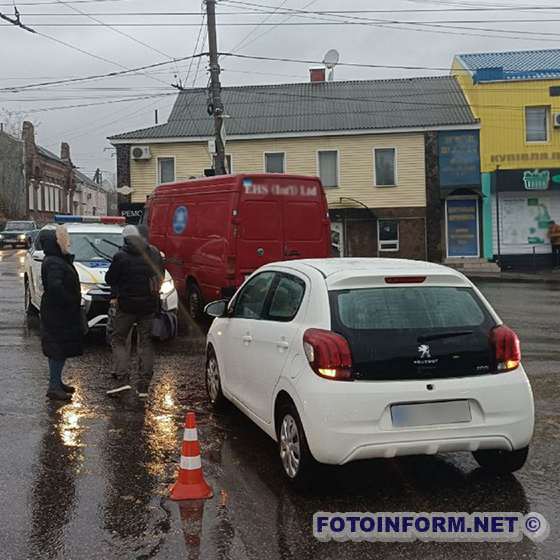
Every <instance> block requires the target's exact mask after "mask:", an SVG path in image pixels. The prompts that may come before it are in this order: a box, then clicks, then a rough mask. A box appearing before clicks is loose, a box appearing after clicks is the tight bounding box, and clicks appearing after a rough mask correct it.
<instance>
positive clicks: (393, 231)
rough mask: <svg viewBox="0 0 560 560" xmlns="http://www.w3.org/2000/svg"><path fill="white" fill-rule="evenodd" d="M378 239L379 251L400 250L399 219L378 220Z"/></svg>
mask: <svg viewBox="0 0 560 560" xmlns="http://www.w3.org/2000/svg"><path fill="white" fill-rule="evenodd" d="M377 239H378V243H377V246H378V249H379V252H389V251H398V250H399V222H398V221H397V220H379V221H378V222H377Z"/></svg>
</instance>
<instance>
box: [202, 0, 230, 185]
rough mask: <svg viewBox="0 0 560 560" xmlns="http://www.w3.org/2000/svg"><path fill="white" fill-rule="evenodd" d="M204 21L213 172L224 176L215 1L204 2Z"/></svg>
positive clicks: (221, 105) (222, 119)
mask: <svg viewBox="0 0 560 560" xmlns="http://www.w3.org/2000/svg"><path fill="white" fill-rule="evenodd" d="M205 2H206V21H207V25H208V50H209V57H210V101H209V103H208V113H209V114H210V115H213V116H214V136H215V139H216V155H215V158H214V170H215V172H216V175H225V174H226V173H227V171H226V153H225V141H224V139H225V134H224V105H223V103H222V94H221V90H222V85H221V84H220V64H219V62H218V39H217V35H216V0H205Z"/></svg>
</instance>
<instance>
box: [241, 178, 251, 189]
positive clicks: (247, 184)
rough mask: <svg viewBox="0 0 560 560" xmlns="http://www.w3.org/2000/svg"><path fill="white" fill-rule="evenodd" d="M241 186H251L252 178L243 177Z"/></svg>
mask: <svg viewBox="0 0 560 560" xmlns="http://www.w3.org/2000/svg"><path fill="white" fill-rule="evenodd" d="M243 186H244V187H246V188H248V187H252V186H253V179H243Z"/></svg>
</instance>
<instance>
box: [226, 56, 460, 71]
mask: <svg viewBox="0 0 560 560" xmlns="http://www.w3.org/2000/svg"><path fill="white" fill-rule="evenodd" d="M220 56H229V57H233V58H242V59H248V60H266V61H270V62H293V63H297V64H317V65H319V64H323V61H319V60H308V59H298V58H283V57H272V56H258V55H250V54H241V53H232V52H221V53H220ZM338 66H349V67H354V68H388V69H398V70H443V71H447V72H449V67H447V68H444V67H441V66H415V65H396V64H364V63H358V62H339V63H338Z"/></svg>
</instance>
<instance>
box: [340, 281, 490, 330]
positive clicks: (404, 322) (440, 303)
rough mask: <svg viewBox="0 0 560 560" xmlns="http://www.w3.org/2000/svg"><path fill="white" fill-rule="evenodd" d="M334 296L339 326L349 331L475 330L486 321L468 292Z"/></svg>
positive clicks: (379, 291) (406, 290)
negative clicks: (461, 328)
mask: <svg viewBox="0 0 560 560" xmlns="http://www.w3.org/2000/svg"><path fill="white" fill-rule="evenodd" d="M335 294H336V295H335V298H336V304H337V308H338V316H339V317H340V322H341V323H342V324H343V325H344V326H346V327H348V328H350V329H357V330H363V329H366V330H369V329H430V328H447V327H459V326H461V327H474V326H478V325H481V324H482V323H483V322H484V320H485V318H486V314H485V310H484V309H483V308H482V306H481V304H480V302H479V300H478V298H477V296H476V294H475V293H474V292H473V291H472V290H471V289H470V288H455V287H449V288H446V287H439V286H438V287H435V286H434V287H413V288H411V287H394V288H371V289H360V290H348V291H342V292H335Z"/></svg>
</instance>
